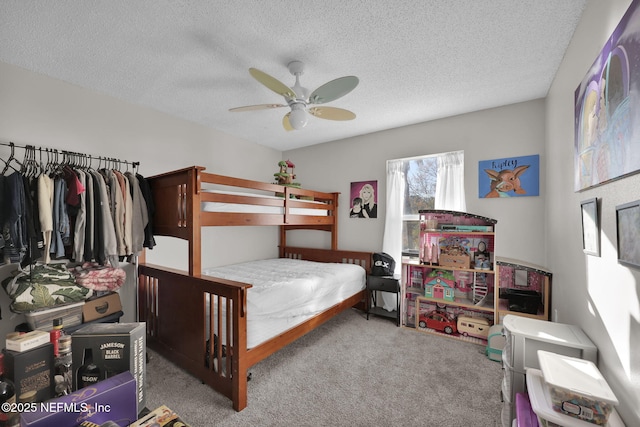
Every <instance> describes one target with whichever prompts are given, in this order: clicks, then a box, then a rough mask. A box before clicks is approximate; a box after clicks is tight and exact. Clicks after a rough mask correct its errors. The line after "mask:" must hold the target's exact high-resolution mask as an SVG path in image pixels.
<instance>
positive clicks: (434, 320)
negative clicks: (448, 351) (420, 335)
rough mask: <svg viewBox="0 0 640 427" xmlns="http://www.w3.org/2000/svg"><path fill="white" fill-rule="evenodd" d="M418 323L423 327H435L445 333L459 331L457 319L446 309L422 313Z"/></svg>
mask: <svg viewBox="0 0 640 427" xmlns="http://www.w3.org/2000/svg"><path fill="white" fill-rule="evenodd" d="M418 325H419V326H420V327H421V328H429V329H435V330H436V331H440V332H444V333H445V334H453V333H455V332H457V331H458V328H457V325H456V319H455V318H454V317H453V316H451V315H450V314H449V313H447V312H446V311H438V310H434V311H430V312H429V313H427V314H421V315H420V318H419V319H418Z"/></svg>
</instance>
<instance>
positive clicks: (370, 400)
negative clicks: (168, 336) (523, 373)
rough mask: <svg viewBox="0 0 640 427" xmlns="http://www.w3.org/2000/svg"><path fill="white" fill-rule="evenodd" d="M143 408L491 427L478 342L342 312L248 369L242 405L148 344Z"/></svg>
mask: <svg viewBox="0 0 640 427" xmlns="http://www.w3.org/2000/svg"><path fill="white" fill-rule="evenodd" d="M149 355H150V357H151V359H150V362H149V364H148V365H147V407H148V408H149V409H154V408H156V407H157V406H160V405H163V404H164V405H167V406H169V407H170V408H172V409H173V410H174V411H176V412H178V413H179V414H180V415H181V417H182V418H183V419H184V420H185V421H186V422H188V423H189V424H190V425H191V426H192V427H201V426H243V427H247V426H314V427H315V426H353V427H355V426H373V425H375V426H440V427H454V426H480V427H489V426H500V425H501V421H500V411H501V409H502V403H501V401H500V384H501V381H502V369H501V365H500V363H497V362H494V361H491V360H489V359H487V358H486V356H485V355H484V347H483V346H480V345H476V344H472V343H466V342H460V341H456V340H453V339H450V338H446V337H439V336H434V335H430V334H427V333H423V332H418V331H415V330H412V329H407V328H398V327H396V326H395V323H394V322H393V321H392V320H389V319H384V318H379V317H375V316H372V317H371V318H370V320H368V321H367V320H366V317H365V315H364V314H362V313H361V312H359V311H357V310H348V311H346V312H345V313H343V314H341V315H339V316H337V317H336V318H334V319H332V320H330V321H329V322H327V323H326V324H325V325H323V326H321V327H320V328H318V329H316V330H315V331H313V332H311V333H309V334H307V335H306V336H304V337H303V338H301V339H300V340H298V341H296V342H295V343H293V344H291V345H289V346H288V347H286V348H284V349H283V350H281V351H279V352H278V353H276V354H274V355H272V356H271V357H269V358H267V359H266V360H264V361H262V362H260V363H258V364H257V365H255V366H254V367H252V368H251V373H252V377H253V379H252V380H251V381H250V382H249V395H248V402H249V403H248V407H247V408H246V409H244V410H243V411H241V412H235V411H234V410H233V408H232V407H231V401H230V400H228V399H226V398H224V397H222V396H221V395H219V394H217V393H216V392H214V391H213V390H212V389H210V388H209V387H208V386H206V385H203V384H202V383H201V382H199V381H198V380H197V379H195V378H194V377H192V376H190V375H189V374H186V373H185V372H184V371H182V370H180V369H178V368H177V367H176V366H175V365H173V364H171V363H169V362H167V361H166V360H165V359H163V358H162V357H161V356H159V355H158V354H157V353H154V352H152V351H149Z"/></svg>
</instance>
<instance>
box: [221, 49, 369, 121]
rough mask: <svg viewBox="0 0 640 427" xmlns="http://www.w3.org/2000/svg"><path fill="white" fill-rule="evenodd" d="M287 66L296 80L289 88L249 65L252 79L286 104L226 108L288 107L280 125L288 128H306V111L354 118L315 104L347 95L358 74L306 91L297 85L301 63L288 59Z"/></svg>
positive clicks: (336, 109)
mask: <svg viewBox="0 0 640 427" xmlns="http://www.w3.org/2000/svg"><path fill="white" fill-rule="evenodd" d="M288 68H289V72H290V73H291V74H293V75H294V76H295V77H296V83H295V85H293V87H291V88H290V87H289V86H287V85H285V84H284V83H282V82H280V81H279V80H277V79H276V78H274V77H271V76H270V75H268V74H267V73H265V72H263V71H260V70H258V69H256V68H249V74H251V76H252V77H253V78H254V79H256V80H257V81H259V82H260V83H262V84H263V85H265V86H266V87H267V88H269V89H271V90H272V91H274V92H275V93H277V94H278V95H281V96H283V97H284V100H285V102H286V104H260V105H248V106H246V107H236V108H231V109H230V110H229V111H233V112H240V111H253V110H266V109H270V108H281V107H289V108H291V111H290V112H288V113H287V114H285V115H284V117H283V118H282V126H284V128H285V130H287V131H291V130H294V129H302V128H303V127H305V126H306V125H307V120H308V115H307V113H309V114H311V115H312V116H315V117H318V118H321V119H327V120H341V121H342V120H353V119H355V118H356V115H355V114H354V113H353V112H351V111H349V110H344V109H342V108H336V107H324V106H319V107H315V105H319V104H325V103H327V102H331V101H334V100H336V99H338V98H340V97H342V96H344V95H346V94H348V93H349V92H351V91H352V90H353V89H355V87H356V86H357V85H358V82H359V80H358V78H357V77H355V76H345V77H340V78H337V79H335V80H331V81H330V82H328V83H325V84H323V85H322V86H320V87H319V88H317V89H316V90H314V91H313V92H311V94H309V91H308V90H307V89H306V88H304V87H302V86H301V85H300V76H301V75H302V74H303V73H304V63H302V62H301V61H291V62H290V63H289V65H288Z"/></svg>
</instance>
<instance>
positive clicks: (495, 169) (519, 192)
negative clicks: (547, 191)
mask: <svg viewBox="0 0 640 427" xmlns="http://www.w3.org/2000/svg"><path fill="white" fill-rule="evenodd" d="M539 195H540V156H539V155H537V154H536V155H533V156H522V157H506V158H503V159H495V160H481V161H480V162H478V197H480V198H481V199H482V198H486V199H490V198H499V197H524V196H539Z"/></svg>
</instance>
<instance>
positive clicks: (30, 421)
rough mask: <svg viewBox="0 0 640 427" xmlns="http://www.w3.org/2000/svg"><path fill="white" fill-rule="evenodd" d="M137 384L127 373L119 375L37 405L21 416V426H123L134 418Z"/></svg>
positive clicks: (136, 416) (134, 419) (136, 410)
mask: <svg viewBox="0 0 640 427" xmlns="http://www.w3.org/2000/svg"><path fill="white" fill-rule="evenodd" d="M137 388H138V386H137V384H136V381H135V379H134V378H133V375H131V373H130V372H128V371H127V372H122V373H120V374H118V375H116V376H113V377H111V378H109V379H106V380H104V381H100V382H99V383H96V384H95V385H94V386H91V387H86V388H83V389H81V390H78V391H75V392H73V393H71V394H69V395H67V396H62V397H59V398H56V399H51V400H49V401H47V402H44V403H40V404H38V405H37V406H36V407H35V408H34V409H36V410H35V411H25V412H23V413H22V416H21V421H22V424H21V426H22V427H50V426H60V427H63V426H77V425H79V424H80V423H82V422H83V421H91V422H93V423H95V424H98V425H100V424H103V423H106V422H107V421H113V422H114V423H116V424H117V425H119V426H121V427H126V426H128V425H130V424H131V423H133V422H135V421H136V419H137V418H138V406H137V399H136V395H137Z"/></svg>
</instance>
